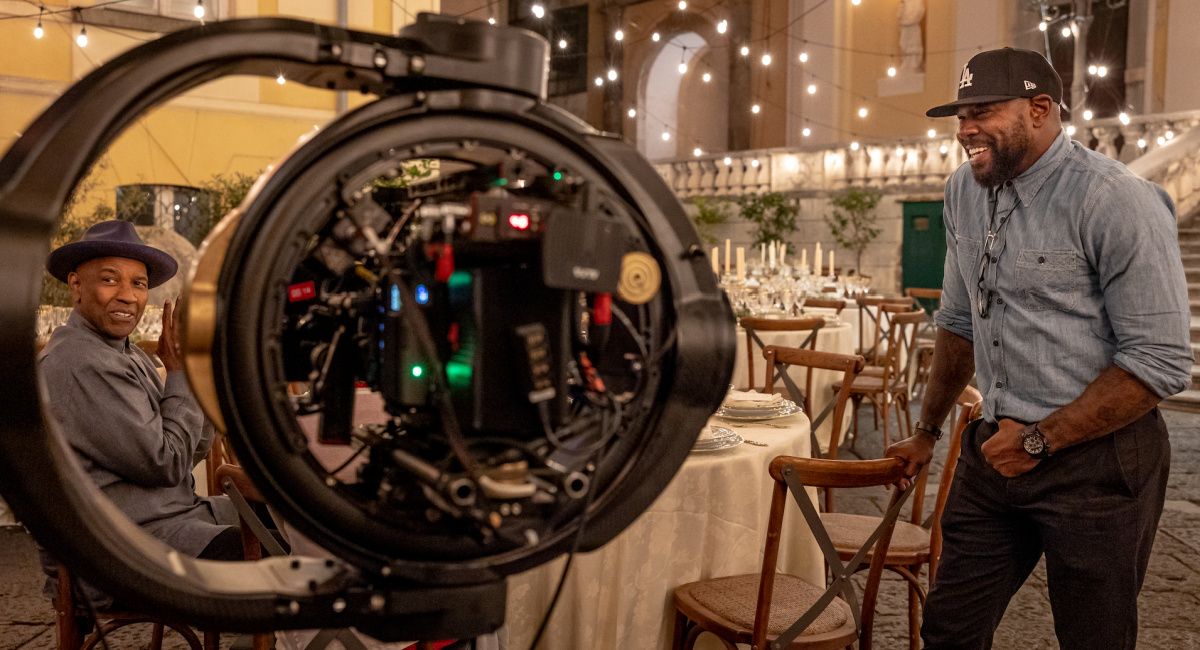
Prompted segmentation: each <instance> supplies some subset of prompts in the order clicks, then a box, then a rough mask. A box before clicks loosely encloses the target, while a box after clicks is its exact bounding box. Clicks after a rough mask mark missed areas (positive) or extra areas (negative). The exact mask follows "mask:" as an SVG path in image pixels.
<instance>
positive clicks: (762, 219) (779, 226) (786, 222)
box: [738, 192, 800, 246]
mask: <svg viewBox="0 0 1200 650" xmlns="http://www.w3.org/2000/svg"><path fill="white" fill-rule="evenodd" d="M738 205H739V206H740V208H741V211H742V218H743V219H745V220H746V221H749V222H750V223H752V224H754V245H755V246H758V245H760V244H765V243H767V242H772V241H777V242H784V241H787V240H788V239H790V238H791V235H792V234H793V233H795V232H796V217H797V215H799V214H800V208H798V207H797V206H796V205H795V203H794V202H792V201H791V200H790V199H789V198H788V197H787V196H785V195H783V194H781V193H779V192H767V193H766V194H761V195H758V196H747V197H742V198H741V199H740V200H738Z"/></svg>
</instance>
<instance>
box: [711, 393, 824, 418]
mask: <svg viewBox="0 0 1200 650" xmlns="http://www.w3.org/2000/svg"><path fill="white" fill-rule="evenodd" d="M803 410H804V409H802V408H800V407H799V406H797V405H796V403H795V402H793V401H791V400H787V399H783V397H781V396H780V395H778V394H776V395H764V394H762V393H758V392H754V391H749V392H743V391H730V393H729V396H728V397H726V398H725V403H723V404H722V405H721V408H719V409H717V413H716V414H717V416H719V417H722V418H725V419H727V420H772V419H774V418H782V417H787V416H789V415H794V414H796V413H800V412H801V411H803Z"/></svg>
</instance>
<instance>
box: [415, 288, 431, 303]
mask: <svg viewBox="0 0 1200 650" xmlns="http://www.w3.org/2000/svg"><path fill="white" fill-rule="evenodd" d="M416 295H417V304H418V305H428V304H429V287H426V286H425V285H423V284H418V285H417V289H416Z"/></svg>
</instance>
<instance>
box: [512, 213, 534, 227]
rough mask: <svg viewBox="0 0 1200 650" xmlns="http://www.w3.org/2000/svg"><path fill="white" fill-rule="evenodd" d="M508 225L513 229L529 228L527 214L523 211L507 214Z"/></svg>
mask: <svg viewBox="0 0 1200 650" xmlns="http://www.w3.org/2000/svg"><path fill="white" fill-rule="evenodd" d="M508 226H509V227H510V228H512V229H513V230H529V215H528V214H525V213H523V212H514V213H512V214H510V215H508Z"/></svg>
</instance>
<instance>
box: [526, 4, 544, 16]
mask: <svg viewBox="0 0 1200 650" xmlns="http://www.w3.org/2000/svg"><path fill="white" fill-rule="evenodd" d="M529 11H530V12H531V13H532V14H533V16H534V17H535V18H544V17H545V16H546V8H545V7H543V6H542V5H541V3H534V5H533V6H532V7H530V8H529Z"/></svg>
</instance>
